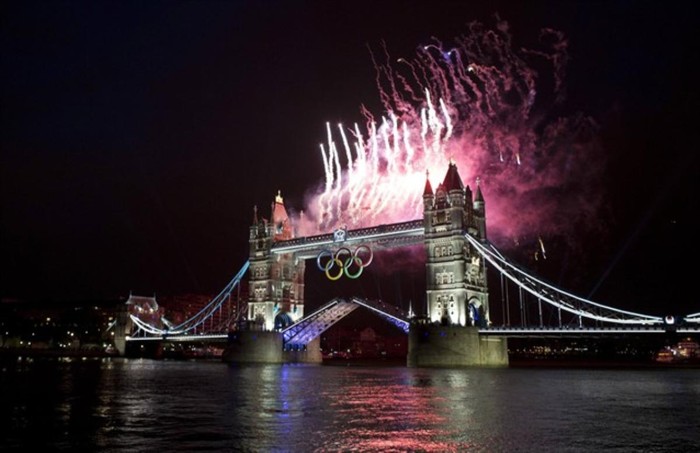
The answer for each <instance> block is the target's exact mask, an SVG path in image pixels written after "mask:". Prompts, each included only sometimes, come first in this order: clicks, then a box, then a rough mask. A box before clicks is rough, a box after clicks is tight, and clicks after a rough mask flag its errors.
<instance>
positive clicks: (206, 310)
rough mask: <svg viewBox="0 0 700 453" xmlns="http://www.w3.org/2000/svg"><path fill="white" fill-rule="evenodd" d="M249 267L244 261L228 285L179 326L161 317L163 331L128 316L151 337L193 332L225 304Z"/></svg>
mask: <svg viewBox="0 0 700 453" xmlns="http://www.w3.org/2000/svg"><path fill="white" fill-rule="evenodd" d="M249 267H250V261H246V262H245V263H244V264H243V266H242V267H241V269H240V270H239V271H238V273H237V274H236V275H235V276H234V277H233V278H232V279H231V281H230V282H228V284H227V285H226V286H225V287H224V289H223V290H221V292H220V293H219V294H218V295H217V296H216V297H214V298H213V299H212V300H211V301H210V302H209V303H208V304H207V305H205V306H204V307H203V308H202V309H201V310H200V311H198V312H197V313H196V314H195V315H193V316H192V317H190V318H189V319H187V320H185V321H183V322H182V323H180V324H177V325H174V324H173V323H172V322H170V321H168V320H167V319H166V318H165V317H162V318H161V321H162V322H163V324H165V325H166V326H167V328H165V329H163V328H160V327H156V326H153V325H151V324H148V323H146V322H144V321H142V320H141V319H139V318H138V317H137V316H134V315H131V316H130V317H131V320H132V321H133V322H134V325H136V326H137V327H138V328H139V329H140V330H142V331H143V332H145V333H148V334H151V335H182V334H186V333H190V332H193V331H194V330H195V329H196V328H197V327H199V326H201V325H203V324H204V323H205V322H206V321H207V320H209V319H211V318H212V316H213V315H214V313H216V312H217V311H218V310H220V309H221V307H222V305H223V304H224V302H226V301H227V299H228V298H229V296H230V294H231V292H232V291H233V290H234V289H235V288H236V287H237V286H238V285H239V284H240V282H241V280H242V279H243V276H244V275H245V273H246V272H247V271H248V268H249Z"/></svg>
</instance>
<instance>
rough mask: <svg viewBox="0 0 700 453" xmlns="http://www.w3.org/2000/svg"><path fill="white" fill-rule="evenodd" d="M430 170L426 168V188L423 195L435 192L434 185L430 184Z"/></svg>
mask: <svg viewBox="0 0 700 453" xmlns="http://www.w3.org/2000/svg"><path fill="white" fill-rule="evenodd" d="M429 176H430V172H429V171H428V170H425V189H424V190H423V196H426V195H432V194H433V186H431V185H430V178H429Z"/></svg>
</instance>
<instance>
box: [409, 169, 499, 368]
mask: <svg viewBox="0 0 700 453" xmlns="http://www.w3.org/2000/svg"><path fill="white" fill-rule="evenodd" d="M423 226H424V229H425V239H424V241H425V250H426V254H427V259H426V265H425V271H426V302H427V304H426V305H427V307H426V308H427V313H426V316H425V317H423V318H421V317H418V318H416V319H414V321H413V322H412V324H411V327H410V330H409V336H408V358H407V365H408V366H411V367H454V366H506V365H508V344H507V340H506V339H505V338H486V337H480V336H479V330H478V329H479V327H483V326H487V325H488V324H489V323H490V321H489V302H488V297H489V296H488V286H487V281H486V264H485V263H484V262H483V260H482V259H481V257H480V255H479V254H478V253H477V251H476V250H474V249H473V247H472V246H471V244H470V243H469V241H468V240H467V239H466V238H465V235H466V234H469V235H471V236H472V237H475V238H477V239H479V240H480V241H483V242H485V241H486V210H485V203H484V197H483V195H482V193H481V188H480V187H479V183H478V180H477V188H476V194H475V195H474V194H473V193H472V191H471V188H470V187H469V186H466V187H465V186H464V183H463V182H462V178H461V177H460V175H459V171H458V170H457V165H456V164H455V163H454V162H450V165H449V167H448V169H447V174H446V175H445V179H444V180H443V181H442V183H440V184H439V185H438V187H437V188H436V190H435V191H433V188H432V186H431V185H430V181H429V180H428V181H426V183H425V189H424V191H423Z"/></svg>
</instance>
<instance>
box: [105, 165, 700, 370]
mask: <svg viewBox="0 0 700 453" xmlns="http://www.w3.org/2000/svg"><path fill="white" fill-rule="evenodd" d="M421 244H422V245H423V247H424V250H425V264H424V265H425V272H426V273H425V275H426V280H425V283H426V285H425V286H426V292H425V311H424V312H423V313H421V314H419V315H416V314H414V313H404V312H402V310H401V309H400V308H398V307H391V306H387V305H386V304H383V303H382V302H380V301H370V300H366V299H363V298H358V297H351V298H339V297H333V296H332V295H330V296H331V297H329V302H328V303H326V304H325V305H323V306H322V307H320V308H318V309H317V310H315V311H314V312H312V313H310V314H308V315H306V314H305V294H304V293H305V278H304V277H305V272H306V264H307V261H310V262H311V263H312V264H311V265H312V268H313V269H314V270H316V271H318V272H324V273H325V274H326V276H327V277H328V278H329V279H331V280H335V279H339V278H341V277H343V276H345V277H348V278H361V274H362V272H363V270H364V268H365V267H367V266H369V265H370V264H371V261H372V259H373V255H374V253H375V252H381V251H383V250H389V249H396V248H401V247H406V246H415V245H421ZM249 247H250V253H249V260H248V261H247V262H246V263H244V265H243V266H242V267H241V269H240V271H239V272H238V273H237V274H236V276H235V277H234V278H233V279H232V280H231V281H230V282H229V283H228V284H227V285H226V286H225V287H224V289H223V290H222V291H221V292H220V293H219V294H218V295H217V296H216V297H215V298H213V299H212V300H211V302H210V303H209V304H208V305H207V306H205V307H204V308H203V309H202V310H200V312H198V313H197V314H195V315H194V316H192V317H191V318H190V319H188V320H186V321H184V322H182V323H180V324H174V323H172V322H170V321H168V320H167V319H166V318H165V317H161V318H160V319H153V317H152V316H151V318H145V317H143V316H142V315H140V314H139V313H136V312H131V313H129V316H128V317H126V318H125V319H126V322H125V323H122V324H123V325H122V326H121V338H122V339H123V341H124V342H125V341H136V342H138V341H153V339H156V338H170V339H176V338H177V339H181V340H183V341H186V340H185V339H186V338H199V339H202V338H204V337H206V338H210V339H218V340H226V341H227V342H228V349H227V353H226V354H225V359H226V360H230V361H250V362H284V361H312V362H313V361H320V357H321V356H320V347H319V345H320V340H319V337H320V335H321V334H322V333H323V332H324V331H325V330H327V329H329V328H330V327H331V326H332V325H334V324H335V323H336V322H338V321H339V320H340V319H342V318H343V317H345V316H347V315H348V314H349V313H351V312H352V311H354V310H355V309H357V308H358V307H365V309H367V310H369V311H371V312H373V313H375V314H377V315H378V316H381V317H383V318H384V319H386V320H387V321H388V322H391V323H392V324H394V325H395V326H397V327H398V328H400V329H401V330H403V331H404V332H406V333H407V334H408V336H409V355H408V358H407V364H408V365H409V366H465V365H476V366H483V365H486V366H493V365H507V363H508V355H507V338H508V337H514V336H546V335H557V336H572V335H608V334H619V333H663V332H667V331H669V330H675V331H677V332H683V333H698V332H700V312H699V313H694V314H690V315H684V316H672V315H667V316H658V315H648V314H642V313H635V312H631V311H627V310H621V309H618V308H615V307H610V306H606V305H603V304H600V303H596V302H594V301H591V300H587V299H585V298H582V297H579V296H576V295H574V294H571V293H569V292H567V291H565V290H562V289H560V288H557V287H555V286H553V285H551V284H549V283H547V282H545V281H543V280H541V279H539V278H538V277H536V276H534V275H531V274H530V273H528V272H527V271H526V270H524V269H522V268H521V267H520V266H518V265H515V264H513V263H512V262H510V261H509V260H508V259H507V258H506V257H505V256H503V255H502V254H501V253H500V252H499V251H498V250H497V249H496V247H495V246H494V245H493V244H491V243H489V241H488V240H487V234H486V204H485V201H484V197H483V194H482V192H481V188H480V186H479V184H478V182H477V186H476V190H475V191H474V192H472V190H471V188H470V187H469V186H468V185H467V186H465V185H464V183H463V181H462V178H461V177H460V175H459V172H458V169H457V166H456V165H455V164H454V163H450V164H449V167H448V169H447V172H446V174H445V177H444V179H443V181H442V183H440V184H439V185H438V187H437V188H436V189H435V190H433V188H432V186H431V184H430V182H429V181H428V180H426V184H425V187H424V190H423V219H418V220H411V221H407V222H401V223H394V224H386V225H378V226H372V227H368V228H359V229H351V230H348V229H338V230H336V231H334V232H332V233H327V234H320V235H314V236H297V235H296V233H295V230H294V225H293V221H292V220H291V219H290V217H289V216H288V215H287V211H286V208H285V205H284V200H283V199H282V197H281V195H280V194H279V193H278V195H277V196H276V197H275V200H274V202H273V203H272V206H271V217H270V219H269V220H268V219H265V218H262V217H260V216H259V215H258V211H257V207H256V208H254V213H253V222H252V225H251V226H250V229H249ZM316 268H317V269H316ZM489 272H490V273H491V274H493V273H495V274H496V275H497V276H498V277H500V279H501V292H502V293H505V294H517V297H516V298H514V299H515V300H513V301H511V300H510V299H508V300H506V299H505V298H504V297H503V294H502V295H501V300H502V304H503V307H502V311H503V313H502V316H501V317H502V319H501V320H500V321H501V322H500V325H497V324H495V323H494V322H493V320H492V319H491V310H490V306H489V303H490V301H491V299H492V298H490V296H489V285H488V281H487V276H488V274H489ZM245 276H247V285H248V300H247V301H246V303H244V304H243V309H242V310H237V311H236V313H235V316H231V315H230V314H229V315H227V316H222V314H221V312H222V311H223V310H224V308H223V307H224V306H226V303H227V301H230V298H231V294H232V292H233V291H234V290H235V289H236V288H240V285H242V284H244V277H245ZM508 288H511V289H512V291H509V290H508ZM142 311H143V310H142ZM217 316H218V318H217ZM213 319H218V321H217V322H216V323H214V322H213ZM117 336H118V337H119V335H117Z"/></svg>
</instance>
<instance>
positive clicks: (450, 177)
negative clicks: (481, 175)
mask: <svg viewBox="0 0 700 453" xmlns="http://www.w3.org/2000/svg"><path fill="white" fill-rule="evenodd" d="M442 185H443V186H445V190H446V191H447V192H449V191H451V190H464V183H462V177H461V176H459V171H457V164H455V162H454V160H452V159H450V166H449V168H448V169H447V174H446V175H445V180H444V181H443V182H442Z"/></svg>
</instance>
